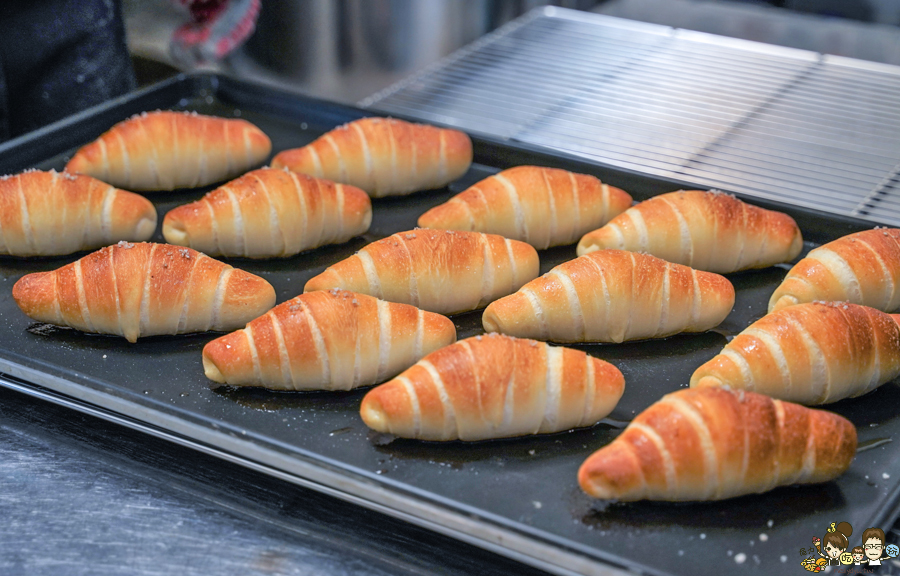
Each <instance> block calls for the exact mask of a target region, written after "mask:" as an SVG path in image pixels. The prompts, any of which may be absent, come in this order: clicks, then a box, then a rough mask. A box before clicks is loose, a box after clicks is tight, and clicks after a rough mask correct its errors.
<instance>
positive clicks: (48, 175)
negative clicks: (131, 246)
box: [0, 170, 156, 256]
mask: <svg viewBox="0 0 900 576" xmlns="http://www.w3.org/2000/svg"><path fill="white" fill-rule="evenodd" d="M155 230H156V209H155V208H154V207H153V204H151V203H150V201H149V200H147V199H146V198H144V197H143V196H139V195H138V194H132V193H131V192H126V191H124V190H119V189H117V188H113V187H112V186H110V185H109V184H105V183H103V182H101V181H99V180H95V179H94V178H91V177H90V176H82V175H74V174H69V173H68V172H63V173H58V172H56V171H55V170H51V171H49V172H42V171H39V170H27V171H25V172H22V173H21V174H16V175H14V176H5V177H2V178H0V254H9V255H12V256H58V255H62V254H71V253H72V252H78V251H80V250H93V249H95V248H99V247H100V246H105V245H107V244H113V243H115V242H118V241H119V240H134V241H143V240H149V239H150V237H151V236H152V235H153V232H154V231H155Z"/></svg>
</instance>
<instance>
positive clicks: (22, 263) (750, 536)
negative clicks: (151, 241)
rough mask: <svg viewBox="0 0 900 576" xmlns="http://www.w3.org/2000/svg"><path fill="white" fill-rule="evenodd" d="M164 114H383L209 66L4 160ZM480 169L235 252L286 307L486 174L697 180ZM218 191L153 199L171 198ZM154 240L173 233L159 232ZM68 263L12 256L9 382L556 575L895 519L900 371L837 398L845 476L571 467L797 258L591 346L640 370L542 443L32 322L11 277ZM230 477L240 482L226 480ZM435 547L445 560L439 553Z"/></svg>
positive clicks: (746, 554) (787, 546)
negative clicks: (632, 496)
mask: <svg viewBox="0 0 900 576" xmlns="http://www.w3.org/2000/svg"><path fill="white" fill-rule="evenodd" d="M155 109H179V110H195V111H197V112H199V113H205V114H214V115H219V116H226V117H234V116H240V117H242V118H245V119H247V120H249V121H251V122H253V123H255V124H257V125H258V126H259V127H260V128H262V129H263V130H264V131H265V132H266V133H267V134H268V135H269V136H270V137H271V138H272V141H273V153H277V152H278V151H280V150H284V149H287V148H293V147H297V146H301V145H303V144H306V143H307V142H309V141H311V140H312V139H314V138H315V137H317V136H318V135H320V134H322V133H323V132H325V131H327V130H329V129H331V128H334V127H335V126H337V125H339V124H342V123H344V122H347V121H350V120H353V119H356V118H360V117H362V116H366V115H371V114H372V113H373V112H371V111H366V110H361V109H357V108H353V107H348V106H343V105H337V104H334V103H329V102H323V101H319V100H314V99H310V98H306V97H302V96H299V95H296V94H292V93H289V92H283V91H279V90H277V89H274V88H271V87H266V86H262V85H256V84H252V83H248V82H245V81H239V80H235V79H230V78H227V77H223V76H218V75H212V74H198V75H188V76H178V77H175V78H173V79H171V80H168V81H166V82H163V83H161V84H158V85H155V86H152V87H150V88H147V89H145V90H142V91H140V92H136V93H133V94H130V95H128V96H125V97H123V98H119V99H117V100H113V101H110V102H108V103H106V104H104V105H102V106H99V107H97V108H93V109H91V110H88V111H86V112H83V113H80V114H78V115H76V116H73V117H70V118H68V119H66V120H64V121H61V122H58V123H55V124H53V125H51V126H48V127H46V128H44V129H41V130H39V131H37V132H34V133H31V134H29V135H26V136H24V137H22V138H19V139H16V140H14V141H10V142H7V143H6V144H3V145H0V173H15V172H18V171H21V170H24V169H27V168H40V169H50V168H55V169H57V170H61V169H62V168H63V166H64V165H65V161H66V160H67V159H68V157H69V156H71V154H72V153H73V152H74V151H75V150H76V149H77V148H78V147H79V146H81V145H83V144H85V143H87V142H89V141H91V140H93V139H94V138H96V137H97V136H99V135H100V134H101V133H102V132H104V131H105V130H107V129H108V128H109V127H110V126H112V125H113V124H114V123H116V122H118V121H120V120H123V119H125V118H127V117H129V116H131V115H132V114H136V113H139V112H142V111H146V110H155ZM473 141H474V144H475V163H474V165H473V167H472V169H471V170H470V171H469V172H468V173H467V174H466V175H465V176H464V177H463V178H461V179H460V180H459V181H457V182H455V183H453V184H452V185H451V186H449V188H446V189H442V190H436V191H427V192H421V193H417V194H413V195H411V196H408V197H403V198H393V199H390V198H388V199H379V200H374V201H373V207H374V218H373V222H372V227H371V230H370V231H369V232H368V233H367V234H365V235H364V236H362V237H359V238H356V239H354V240H351V241H350V242H348V243H346V244H342V245H338V246H331V247H324V248H320V249H317V250H314V251H311V252H307V253H304V254H300V255H298V256H295V257H293V258H289V259H285V260H276V261H253V260H246V259H228V260H227V261H228V262H229V263H231V264H233V265H235V266H237V267H240V268H243V269H245V270H247V271H250V272H252V273H255V274H258V275H260V276H262V277H264V278H265V279H266V280H268V281H269V282H271V283H272V285H273V286H274V287H275V289H276V292H277V294H278V302H283V301H285V300H287V299H289V298H291V297H293V296H295V295H297V294H299V293H301V292H302V289H303V285H304V284H305V282H306V280H308V279H309V278H310V277H312V276H313V275H315V274H318V273H320V272H321V271H322V270H324V268H325V267H326V266H328V265H330V264H332V263H334V262H337V261H338V260H340V259H343V258H345V257H347V256H349V255H350V254H352V253H353V252H354V251H356V250H358V249H359V248H361V247H362V246H364V245H365V244H367V243H368V242H371V241H373V240H376V239H378V238H381V237H384V236H386V235H389V234H391V233H394V232H397V231H401V230H406V229H411V228H413V227H414V226H415V223H416V219H417V217H418V216H419V215H420V214H421V213H422V212H424V211H425V210H427V209H428V208H430V207H432V206H434V205H436V204H439V203H441V202H444V201H446V200H447V199H448V198H449V197H450V196H452V195H453V194H455V193H457V192H459V191H461V190H463V189H464V188H466V187H467V186H468V185H470V184H472V183H474V182H475V181H477V180H479V179H481V178H483V177H485V176H487V175H489V174H491V173H493V172H495V171H497V170H499V169H503V168H507V167H510V166H514V165H519V164H538V165H545V166H556V167H561V168H566V169H570V170H575V171H579V172H584V173H590V174H594V175H596V176H598V177H600V178H601V179H602V180H603V181H605V182H608V183H609V184H612V185H615V186H620V187H622V188H624V189H625V190H627V191H628V192H630V193H631V194H632V195H633V196H634V198H635V199H636V200H641V199H644V198H647V197H650V196H652V195H655V194H659V193H663V192H668V191H671V190H676V189H679V188H689V187H692V186H691V185H690V183H688V182H679V181H675V180H666V179H663V178H658V177H652V176H646V175H641V174H639V173H636V172H632V171H627V170H622V169H618V168H612V167H608V166H604V165H600V164H597V163H593V162H588V161H585V160H583V159H578V158H575V157H573V156H568V155H565V154H560V153H557V152H554V151H551V150H547V149H540V148H537V147H534V146H530V145H524V144H521V143H517V142H513V141H505V140H499V139H496V138H492V137H489V136H481V135H473ZM209 189H211V187H208V188H204V189H198V190H189V191H176V192H172V193H153V194H151V193H148V194H146V196H147V197H148V198H150V199H151V200H152V201H153V203H154V204H155V205H156V207H157V210H158V211H159V216H160V222H161V221H162V217H163V215H164V214H165V212H166V211H167V210H169V209H171V208H173V207H174V206H176V205H179V204H182V203H185V202H189V201H193V200H196V199H198V198H199V197H200V196H202V194H203V193H205V192H206V191H208V190H209ZM745 199H747V200H750V201H751V202H753V203H755V204H757V205H762V206H766V207H770V208H776V209H781V210H783V211H785V212H788V213H789V214H791V215H792V216H793V217H794V218H795V219H796V220H797V222H798V223H799V224H800V227H801V229H802V230H803V232H804V237H805V238H806V240H807V242H806V245H805V248H806V250H808V249H809V248H811V247H813V246H815V245H817V244H819V243H822V242H825V241H828V240H832V239H835V238H837V237H840V236H842V235H844V234H847V233H850V232H854V231H858V230H862V229H866V228H870V227H872V226H873V223H871V222H863V221H860V220H854V219H849V218H843V217H839V216H835V215H831V214H826V213H823V212H816V211H812V210H806V209H801V208H797V207H792V206H788V205H778V204H776V203H772V202H764V201H760V200H756V199H753V198H746V197H745ZM155 239H156V240H158V241H162V237H161V235H160V234H159V231H157V235H156V238H155ZM82 255H83V254H78V255H72V256H69V257H63V258H44V259H33V260H23V259H14V258H6V259H0V319H2V322H0V372H2V373H3V374H4V375H3V376H2V377H0V384H2V385H5V386H8V387H11V388H15V389H18V390H22V391H25V392H27V393H31V394H33V395H35V396H39V397H42V398H46V399H48V400H51V401H54V402H58V403H60V404H64V405H67V406H71V407H73V408H75V409H78V410H82V411H85V412H89V413H92V414H96V415H98V416H101V417H104V418H107V419H110V420H113V421H116V422H120V423H122V424H125V425H128V426H131V427H134V428H137V429H140V430H144V431H146V432H149V433H152V434H155V435H158V436H162V437H165V438H168V439H170V440H173V441H175V442H179V443H182V444H185V445H189V446H192V447H194V448H196V449H198V450H203V451H205V452H208V453H212V454H215V455H217V456H219V457H221V458H225V459H228V460H231V461H235V462H240V463H242V464H244V465H246V466H250V467H252V468H255V469H258V470H262V471H265V472H266V473H268V474H272V475H274V476H278V477H280V478H284V479H287V480H290V481H292V482H295V483H298V484H302V485H305V486H310V487H313V488H315V489H317V490H321V491H323V492H326V493H329V494H333V495H336V496H338V497H341V498H344V499H347V500H350V501H353V502H357V503H359V504H361V505H363V506H367V507H370V508H373V509H376V510H380V511H382V512H385V513H387V514H391V515H394V516H397V517H400V518H403V519H406V520H408V521H410V522H414V523H416V524H419V525H422V526H427V527H429V528H432V529H434V530H436V531H439V532H442V533H445V534H450V535H452V536H454V537H456V538H459V539H461V540H465V541H467V542H470V543H474V544H477V545H479V546H482V547H484V548H487V549H490V550H493V551H496V552H498V553H500V554H504V555H506V556H509V557H512V558H515V559H517V560H520V561H523V562H526V563H529V564H531V565H534V566H537V567H540V568H543V569H545V570H548V571H551V572H555V573H560V574H617V573H623V572H625V571H627V572H630V573H646V574H654V575H684V574H706V573H721V572H725V571H734V572H740V573H750V574H773V573H779V574H781V573H784V574H789V573H798V574H799V573H803V572H801V571H802V568H801V567H800V561H801V560H803V559H804V558H806V557H807V556H808V555H809V554H808V553H811V551H810V550H809V549H810V548H811V539H812V537H814V536H818V537H819V538H822V537H823V536H824V534H825V531H826V529H827V527H828V526H829V525H830V524H831V523H832V522H841V521H847V522H850V523H851V524H852V526H853V529H854V535H853V536H852V537H851V539H850V541H851V545H855V543H856V542H858V541H859V535H861V533H862V531H863V530H864V529H866V528H869V527H873V526H874V527H880V528H882V529H885V530H886V531H887V529H889V528H890V526H891V524H892V522H893V520H894V519H895V518H896V516H897V514H898V501H900V498H898V494H900V457H898V456H900V442H890V441H889V440H890V439H891V438H893V436H894V435H895V434H897V433H898V431H900V419H898V418H897V413H898V412H900V409H898V408H897V407H898V406H900V387H898V386H897V383H896V382H892V383H889V384H886V385H884V386H882V387H880V388H879V389H877V390H876V391H874V392H872V393H870V394H868V395H866V396H864V397H862V398H857V399H854V400H845V401H842V402H839V403H837V404H834V405H831V406H829V407H828V408H829V409H831V410H834V411H835V412H838V413H840V414H842V415H844V416H846V417H847V418H849V419H850V420H851V421H852V422H853V423H854V424H855V425H856V426H857V429H858V431H859V438H860V442H861V443H863V444H866V445H871V444H877V446H875V447H873V448H871V449H869V450H866V451H863V452H860V454H859V455H858V457H857V458H856V460H855V461H854V463H853V465H852V466H851V468H850V470H849V471H848V472H847V473H846V474H844V475H843V476H841V477H840V478H838V479H837V480H835V481H833V482H828V483H825V484H820V485H815V486H802V487H800V486H792V487H783V488H778V489H776V490H773V491H771V492H769V493H767V494H763V495H754V496H746V497H741V498H735V499H732V500H728V501H725V502H718V503H700V504H667V503H630V504H622V503H619V504H607V503H602V502H596V501H592V500H591V499H590V498H588V497H586V496H585V495H584V494H583V493H582V492H581V491H580V489H579V488H578V484H577V481H576V471H577V470H578V467H579V466H580V464H581V463H582V462H583V461H584V459H585V458H586V457H587V456H589V455H590V454H591V453H592V452H593V451H594V450H596V449H598V448H600V447H601V446H603V445H605V444H606V443H608V442H609V441H611V440H612V439H613V438H615V437H616V435H617V434H618V433H619V432H620V431H621V428H622V426H623V425H624V424H625V423H627V422H628V421H629V420H630V419H631V418H632V417H633V416H634V415H635V414H636V413H638V412H640V411H641V410H642V409H644V408H645V407H647V406H648V405H650V404H651V403H653V402H654V401H655V400H657V399H658V398H659V397H660V396H662V395H663V394H665V393H668V392H671V391H673V390H677V389H679V388H680V387H685V386H686V385H687V383H688V381H689V378H690V375H691V373H692V372H693V370H694V369H695V368H696V367H697V366H699V365H700V364H702V363H703V362H705V361H707V360H708V359H710V358H712V357H713V356H714V355H715V354H716V353H718V351H719V350H720V349H721V348H722V346H724V345H725V343H726V342H727V341H728V339H729V338H731V337H732V336H733V335H735V334H736V333H738V332H740V331H741V330H742V329H743V328H745V327H746V326H747V325H748V324H750V323H751V322H752V321H754V320H756V319H758V318H760V317H761V316H762V315H763V314H764V313H765V310H766V304H767V302H768V298H769V295H770V294H771V293H772V292H773V291H774V289H775V287H776V285H777V284H778V283H779V282H780V281H781V279H782V277H783V275H784V273H785V269H786V268H787V266H781V267H775V268H770V269H768V270H762V271H754V272H746V273H741V274H733V275H730V276H729V278H730V280H731V281H732V282H733V283H734V285H735V287H736V292H737V299H736V303H735V307H734V310H733V312H732V313H731V314H730V315H729V316H728V318H727V319H726V320H725V322H724V323H723V324H722V325H721V326H719V327H718V328H717V329H716V330H714V331H711V332H707V333H704V334H699V335H685V336H675V337H671V338H668V339H664V340H657V341H645V342H637V343H630V344H622V345H584V346H578V347H579V348H580V349H582V350H584V351H585V352H587V353H589V354H591V355H594V356H597V357H599V358H602V359H604V360H607V361H609V362H612V363H613V364H615V365H616V366H618V367H619V369H621V371H622V372H623V373H624V375H625V379H626V389H625V394H624V396H623V397H622V400H621V402H620V403H619V405H618V406H617V408H616V409H615V411H614V412H613V413H612V414H611V415H610V417H609V418H608V419H606V420H604V421H603V422H602V423H600V424H598V425H597V426H594V427H592V428H589V429H582V430H575V431H570V432H564V433H559V434H552V435H546V436H540V437H528V438H520V439H510V440H502V441H491V442H479V443H468V444H466V443H460V442H453V443H447V444H439V443H422V442H415V441H410V440H394V441H392V442H388V443H384V442H383V438H382V437H379V436H376V435H373V434H370V433H369V431H368V429H367V428H366V427H365V425H364V424H363V423H362V421H361V420H360V418H359V414H358V406H359V402H360V400H361V398H362V396H363V395H364V394H365V390H358V391H352V392H335V393H276V392H268V391H263V390H248V389H233V388H216V389H213V388H211V387H210V386H209V382H208V381H207V380H206V378H205V377H204V375H203V369H202V365H201V360H200V358H201V355H200V352H201V350H202V348H203V346H204V345H205V344H206V343H207V342H209V341H210V340H211V339H213V338H215V337H216V336H218V334H211V333H208V334H200V335H189V336H178V337H154V338H147V339H142V340H140V341H139V342H138V343H137V344H129V343H127V342H126V341H125V340H124V339H121V338H116V337H109V336H99V335H88V334H82V333H79V332H77V331H74V330H68V329H60V328H51V327H47V326H45V325H35V324H34V323H33V322H32V321H31V320H29V319H28V318H27V317H25V316H24V315H23V314H22V313H21V312H20V311H19V309H18V308H17V307H16V305H15V303H14V301H13V299H12V296H11V288H12V285H13V283H14V282H15V281H16V280H18V279H19V278H20V277H21V276H22V275H24V274H26V273H30V272H38V271H43V270H52V269H55V268H57V267H59V266H62V265H64V264H66V263H68V262H71V261H73V260H75V259H76V258H78V257H80V256H82ZM575 255H576V254H575V246H574V245H573V246H565V247H561V248H555V249H550V250H545V251H542V252H541V253H540V256H541V271H542V272H546V271H547V270H549V269H550V268H552V267H553V266H555V265H557V264H559V263H561V262H563V261H566V260H569V259H571V258H574V257H575ZM480 317H481V313H480V312H474V313H469V314H462V315H458V316H456V317H454V318H453V320H454V322H455V323H456V326H457V330H458V333H459V337H460V338H464V337H468V336H472V335H476V334H479V333H481V332H482V330H481V322H480ZM223 481H226V482H227V479H223ZM439 561H440V560H439V559H436V562H439Z"/></svg>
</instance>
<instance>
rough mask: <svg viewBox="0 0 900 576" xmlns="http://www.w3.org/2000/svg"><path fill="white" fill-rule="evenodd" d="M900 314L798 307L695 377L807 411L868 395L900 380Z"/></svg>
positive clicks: (748, 335)
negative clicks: (807, 407)
mask: <svg viewBox="0 0 900 576" xmlns="http://www.w3.org/2000/svg"><path fill="white" fill-rule="evenodd" d="M898 320H900V315H895V316H891V315H888V314H885V313H884V312H879V311H878V310H875V309H874V308H869V307H866V306H858V305H856V304H849V303H846V302H828V303H825V302H813V303H810V304H798V305H796V306H790V307H788V308H784V309H782V310H779V311H777V312H773V313H772V314H768V315H766V316H764V317H763V318H761V319H760V320H757V321H756V322H754V323H753V324H751V325H750V327H749V328H747V329H746V330H744V331H743V332H741V333H740V334H738V335H737V336H735V338H734V339H733V340H732V341H731V342H729V343H728V345H727V346H725V348H724V349H723V350H722V352H720V353H719V354H718V355H717V356H715V357H714V358H713V359H712V360H710V361H709V362H707V363H706V364H704V365H703V366H701V367H700V368H698V369H697V370H696V371H695V372H694V375H693V376H691V386H692V387H701V386H730V387H732V388H735V389H738V388H740V389H744V390H750V391H753V392H759V393H761V394H768V395H769V396H772V397H773V398H780V399H781V400H789V401H791V402H798V403H800V404H827V403H829V402H837V401H838V400H841V399H843V398H848V397H850V398H852V397H856V396H861V395H863V394H865V393H867V392H870V391H872V390H874V389H875V388H877V387H878V386H881V385H882V384H884V383H885V382H889V381H891V380H893V379H894V378H896V377H897V376H898V375H900V327H898V325H897V321H898Z"/></svg>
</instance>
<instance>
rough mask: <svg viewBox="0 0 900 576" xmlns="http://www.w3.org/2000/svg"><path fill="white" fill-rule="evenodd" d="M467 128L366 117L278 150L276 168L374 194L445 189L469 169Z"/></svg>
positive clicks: (395, 194)
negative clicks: (299, 143) (299, 145)
mask: <svg viewBox="0 0 900 576" xmlns="http://www.w3.org/2000/svg"><path fill="white" fill-rule="evenodd" d="M471 164H472V141H471V140H469V137H468V136H466V135H465V134H464V133H463V132H460V131H458V130H449V129H445V128H437V127H435V126H429V125H427V124H412V123H409V122H404V121H402V120H395V119H393V118H362V119H360V120H355V121H353V122H350V123H348V124H344V125H343V126H340V127H338V128H335V129H334V130H332V131H330V132H327V133H325V134H324V135H323V136H321V137H320V138H318V139H316V140H315V141H313V142H312V143H310V144H308V145H306V146H304V147H302V148H294V149H292V150H285V151H283V152H279V153H278V154H277V155H276V156H275V158H273V159H272V167H273V168H287V169H288V170H292V171H294V172H300V173H302V174H308V175H310V176H315V177H317V178H325V179H326V180H333V181H335V182H341V183H342V184H350V185H351V186H356V187H358V188H362V189H363V190H365V191H366V192H368V193H369V195H370V196H372V197H373V198H381V197H383V196H399V195H403V194H409V193H410V192H416V191H418V190H430V189H433V188H441V187H443V186H446V185H447V184H449V183H450V182H453V181H454V180H456V179H457V178H459V177H460V176H462V175H463V174H465V173H466V172H467V171H468V170H469V166H470V165H471Z"/></svg>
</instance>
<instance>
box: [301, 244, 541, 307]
mask: <svg viewBox="0 0 900 576" xmlns="http://www.w3.org/2000/svg"><path fill="white" fill-rule="evenodd" d="M538 269H539V262H538V255H537V252H536V251H535V249H534V248H532V247H531V246H529V245H528V244H525V243H524V242H517V241H515V240H508V239H506V238H503V237H501V236H497V235H494V234H480V233H478V232H454V231H452V230H450V231H447V230H425V229H416V230H410V231H408V232H398V233H397V234H394V235H393V236H389V237H387V238H384V239H382V240H378V241H377V242H373V243H371V244H369V245H368V246H366V247H364V248H363V249H362V250H360V251H359V252H358V253H357V254H355V255H353V256H351V257H349V258H347V259H345V260H342V261H340V262H338V263H337V264H334V265H333V266H330V267H328V268H327V269H326V270H325V271H324V272H323V273H321V274H319V275H318V276H316V277H314V278H312V279H311V280H310V281H309V282H307V283H306V287H305V288H304V291H305V292H312V291H315V290H329V289H331V288H341V289H344V290H350V291H352V292H359V293H361V294H368V295H370V296H374V297H376V298H381V299H382V300H388V301H391V302H400V303H403V304H412V305H413V306H417V307H419V308H422V309H423V310H429V311H431V312H437V313H439V314H455V313H457V312H465V311H468V310H475V309H476V308H480V307H482V306H485V305H487V304H488V303H489V302H492V301H493V300H496V299H497V298H500V297H501V296H506V295H507V294H510V293H512V292H515V291H516V290H517V289H518V288H520V287H521V286H522V285H523V284H525V283H526V282H528V281H529V280H533V279H534V278H535V277H536V276H537V275H538Z"/></svg>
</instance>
